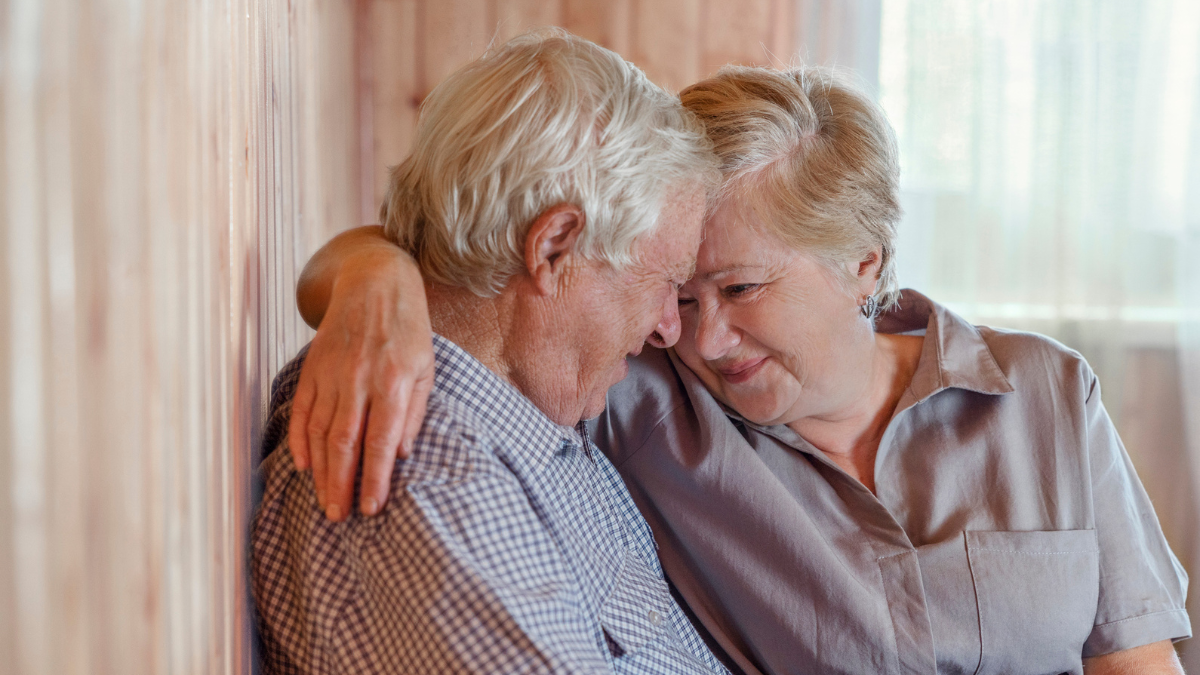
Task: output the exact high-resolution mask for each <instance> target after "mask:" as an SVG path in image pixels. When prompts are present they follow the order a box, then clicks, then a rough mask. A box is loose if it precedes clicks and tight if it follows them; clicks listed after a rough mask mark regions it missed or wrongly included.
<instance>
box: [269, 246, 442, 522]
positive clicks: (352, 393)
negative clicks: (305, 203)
mask: <svg viewBox="0 0 1200 675" xmlns="http://www.w3.org/2000/svg"><path fill="white" fill-rule="evenodd" d="M296 301H297V305H298V307H299V310H300V315H301V316H302V317H304V320H305V322H306V323H308V324H309V325H310V326H313V327H315V328H316V329H317V335H316V337H314V338H313V341H312V345H311V346H310V347H309V350H308V357H307V358H306V359H305V361H304V366H303V369H302V370H301V372H300V382H299V384H298V385H297V388H296V396H295V400H294V403H293V407H292V417H291V423H290V425H289V427H288V445H289V447H290V448H291V452H292V457H293V458H294V461H295V463H296V467H297V468H300V469H306V468H308V467H309V466H311V467H312V470H313V483H314V485H315V487H316V491H317V499H318V500H319V501H320V503H321V508H322V509H324V510H325V514H326V516H328V517H329V519H330V520H334V521H339V520H342V519H344V518H345V517H346V516H348V515H349V514H350V508H351V504H350V502H351V500H352V498H353V494H354V477H355V474H356V473H357V469H358V462H359V453H360V450H361V452H362V464H363V478H362V487H361V491H360V493H359V508H360V510H361V511H362V512H363V513H364V514H365V515H374V514H375V513H378V512H379V509H380V508H381V507H382V506H383V503H384V501H385V500H386V499H387V496H388V486H389V485H390V482H391V475H392V469H393V467H394V466H395V461H396V457H397V455H399V456H400V457H407V456H408V454H409V452H410V449H411V447H412V442H413V439H414V438H416V436H417V432H418V431H420V429H421V421H422V420H423V419H424V417H425V403H426V400H427V399H428V398H429V392H430V390H431V389H432V388H433V344H432V339H433V338H432V330H431V329H430V326H429V310H428V308H427V306H426V304H425V287H424V283H423V281H422V280H421V274H420V271H419V270H418V269H417V266H416V263H415V262H413V260H412V258H410V257H409V256H408V255H407V254H405V253H404V252H403V251H401V250H400V249H399V248H397V247H396V246H395V245H393V244H392V243H391V242H389V241H388V240H387V239H385V238H384V237H383V230H382V228H380V227H378V226H368V227H359V228H355V229H353V230H348V231H346V232H343V233H342V234H339V235H338V236H336V237H334V238H333V239H332V240H330V241H329V243H327V244H325V246H323V247H321V249H320V250H319V251H317V253H316V254H315V255H313V257H312V259H311V260H309V262H308V264H307V265H305V267H304V271H303V272H302V273H301V275H300V282H299V284H298V286H297V288H296Z"/></svg>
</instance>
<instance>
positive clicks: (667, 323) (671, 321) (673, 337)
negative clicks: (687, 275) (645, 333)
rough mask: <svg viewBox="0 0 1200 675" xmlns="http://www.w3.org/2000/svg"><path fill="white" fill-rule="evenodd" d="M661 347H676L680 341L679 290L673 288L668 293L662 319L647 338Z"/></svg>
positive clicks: (652, 343)
mask: <svg viewBox="0 0 1200 675" xmlns="http://www.w3.org/2000/svg"><path fill="white" fill-rule="evenodd" d="M646 341H647V342H649V343H650V344H651V345H654V346H655V347H658V348H659V349H666V348H667V347H674V346H675V343H676V342H678V341H679V292H678V291H675V290H672V291H671V292H670V293H667V297H666V300H665V301H664V302H663V307H662V319H660V320H659V322H658V325H657V326H655V328H654V332H653V333H651V334H650V337H649V339H647V340H646Z"/></svg>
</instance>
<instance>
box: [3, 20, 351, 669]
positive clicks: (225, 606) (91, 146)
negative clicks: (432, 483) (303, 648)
mask: <svg viewBox="0 0 1200 675" xmlns="http://www.w3.org/2000/svg"><path fill="white" fill-rule="evenodd" d="M354 16H355V14H354V5H353V4H352V2H350V0H340V1H334V0H321V1H320V2H317V1H316V0H313V1H309V2H298V1H295V0H292V1H288V0H195V1H189V2H180V1H177V0H144V1H143V2H137V3H133V2H119V1H117V0H4V1H0V97H2V100H0V129H2V133H0V214H3V215H2V218H3V225H2V226H0V261H2V262H0V673H20V674H32V673H56V674H57V673H85V672H87V673H121V674H129V673H159V672H170V673H235V672H236V673H245V672H249V670H250V662H251V661H250V660H251V656H250V644H251V642H250V638H251V634H250V632H249V625H250V624H249V621H248V613H247V612H248V602H247V595H248V594H247V583H246V573H245V570H246V546H245V541H246V539H245V532H246V524H247V519H248V517H249V513H250V504H251V499H252V495H251V486H252V481H251V477H252V474H251V462H252V458H253V454H254V451H255V448H256V442H257V439H258V437H259V433H260V432H259V427H260V424H261V421H262V407H263V402H264V397H265V396H266V389H267V386H268V382H269V379H268V378H269V376H270V374H271V373H272V372H274V371H275V370H276V369H277V368H278V367H279V366H280V365H281V363H282V362H283V360H284V359H285V358H287V357H289V356H290V355H291V354H292V353H294V351H295V350H296V349H297V348H298V347H299V345H300V344H301V343H302V342H303V341H304V340H306V339H307V332H306V331H307V329H306V328H303V327H302V324H301V322H300V321H299V319H298V317H297V315H296V312H295V309H294V302H293V300H292V297H293V293H292V287H293V284H294V282H295V276H296V271H297V269H298V266H299V265H301V264H302V263H303V261H304V260H305V259H307V257H308V255H310V253H311V251H312V250H314V248H315V247H316V246H317V245H319V243H321V242H322V241H324V240H325V239H326V238H328V236H330V235H331V234H332V232H333V226H332V224H333V223H339V224H341V223H346V222H351V221H353V220H354V219H355V218H356V217H357V199H356V195H357V194H358V192H359V187H358V179H357V176H358V166H359V159H358V154H357V148H358V136H357V108H356V97H355V90H354V86H355V80H354V77H355V73H356V70H355V59H354V54H355V52H354V49H353V40H354V26H355V24H354Z"/></svg>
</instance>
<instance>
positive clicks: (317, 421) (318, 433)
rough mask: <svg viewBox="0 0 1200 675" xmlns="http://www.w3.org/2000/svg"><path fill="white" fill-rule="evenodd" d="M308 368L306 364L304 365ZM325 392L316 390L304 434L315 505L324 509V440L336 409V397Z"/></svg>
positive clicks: (325, 458) (325, 457) (325, 455)
mask: <svg viewBox="0 0 1200 675" xmlns="http://www.w3.org/2000/svg"><path fill="white" fill-rule="evenodd" d="M304 366H305V367H308V364H307V363H305V364H304ZM325 391H327V390H323V389H318V391H317V400H316V403H315V404H313V409H312V412H311V413H310V414H309V416H308V424H307V426H306V428H305V433H306V434H307V436H308V453H309V459H310V460H311V461H312V473H313V487H314V488H315V489H316V492H317V503H318V504H320V505H321V508H322V509H324V508H325V505H326V503H327V501H326V494H325V475H326V472H325V468H326V463H327V460H328V455H327V454H326V442H325V441H326V438H327V437H328V435H329V427H330V425H331V424H332V423H333V415H334V412H335V411H336V409H337V395H336V394H326V393H324V392H325Z"/></svg>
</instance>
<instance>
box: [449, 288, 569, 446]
mask: <svg viewBox="0 0 1200 675" xmlns="http://www.w3.org/2000/svg"><path fill="white" fill-rule="evenodd" d="M524 283H525V282H524V281H523V280H522V279H519V278H518V279H514V280H513V281H512V282H510V283H509V285H508V286H507V287H505V288H504V290H502V291H501V292H500V294H499V295H497V296H495V297H491V298H481V297H479V296H477V295H475V294H474V293H471V292H470V291H467V290H464V289H461V288H453V287H449V286H444V285H440V284H436V283H431V282H426V284H425V295H426V298H427V299H428V303H429V319H430V323H431V326H432V328H433V331H434V332H435V333H437V334H438V335H441V336H442V337H444V338H446V339H447V340H449V341H451V342H453V343H454V344H456V345H458V346H459V347H461V348H462V349H463V350H464V351H466V352H467V353H468V354H470V355H471V356H473V357H475V359H476V360H478V361H479V362H480V363H482V364H483V365H484V366H485V367H486V368H487V369H488V370H490V371H492V372H493V373H495V374H496V375H498V376H499V377H500V378H501V379H503V380H504V381H505V382H508V383H509V384H511V385H512V386H514V387H516V389H517V391H519V392H521V394H522V395H523V396H525V398H527V399H529V400H530V401H531V402H532V403H533V404H534V405H535V406H537V407H538V409H539V410H541V411H542V412H543V413H545V414H546V416H547V417H549V418H550V419H551V420H553V421H554V422H555V423H556V424H560V425H562V426H573V425H574V424H576V423H577V422H578V421H579V420H580V419H581V417H582V415H583V401H582V400H581V399H580V396H579V393H578V392H577V391H576V390H575V387H574V385H575V384H576V381H575V378H573V377H564V373H572V372H575V370H576V369H577V368H576V367H577V365H578V364H576V362H575V359H573V358H572V356H573V354H571V353H570V350H569V345H570V344H571V340H570V339H568V338H567V336H566V335H565V334H563V330H564V326H565V325H566V323H567V322H566V321H564V320H558V321H553V320H550V318H549V316H550V315H552V314H554V308H553V307H552V306H551V305H552V304H553V301H549V300H547V299H546V298H542V297H538V296H537V295H536V294H534V293H528V292H525V291H527V290H528V289H527V288H526V287H525V286H523V284H524ZM560 318H561V317H560Z"/></svg>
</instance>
